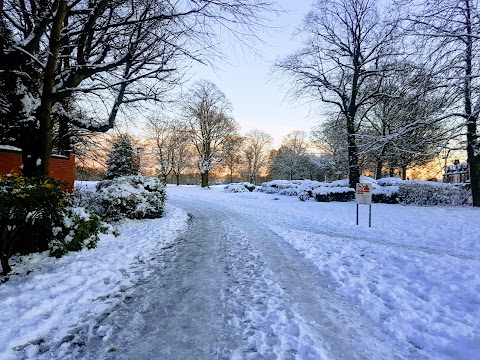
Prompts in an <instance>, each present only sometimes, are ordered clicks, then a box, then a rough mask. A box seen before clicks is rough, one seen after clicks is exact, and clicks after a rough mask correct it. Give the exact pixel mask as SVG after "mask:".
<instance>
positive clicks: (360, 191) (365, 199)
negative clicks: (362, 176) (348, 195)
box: [355, 183, 372, 227]
mask: <svg viewBox="0 0 480 360" xmlns="http://www.w3.org/2000/svg"><path fill="white" fill-rule="evenodd" d="M355 202H356V203H357V225H358V212H359V208H358V205H368V227H372V185H371V184H368V183H357V187H356V189H355Z"/></svg>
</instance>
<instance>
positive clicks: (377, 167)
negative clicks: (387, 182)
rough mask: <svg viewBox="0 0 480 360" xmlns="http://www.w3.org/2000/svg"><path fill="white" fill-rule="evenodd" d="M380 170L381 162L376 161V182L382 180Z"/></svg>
mask: <svg viewBox="0 0 480 360" xmlns="http://www.w3.org/2000/svg"><path fill="white" fill-rule="evenodd" d="M382 168H383V161H382V160H378V161H377V165H376V168H375V179H377V180H378V179H381V178H382Z"/></svg>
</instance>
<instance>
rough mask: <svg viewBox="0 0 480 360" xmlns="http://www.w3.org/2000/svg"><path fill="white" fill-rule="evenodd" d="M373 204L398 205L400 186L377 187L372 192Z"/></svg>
mask: <svg viewBox="0 0 480 360" xmlns="http://www.w3.org/2000/svg"><path fill="white" fill-rule="evenodd" d="M372 202H374V203H383V204H398V186H385V187H379V186H377V187H375V188H374V189H373V191H372Z"/></svg>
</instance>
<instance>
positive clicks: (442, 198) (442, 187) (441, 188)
mask: <svg viewBox="0 0 480 360" xmlns="http://www.w3.org/2000/svg"><path fill="white" fill-rule="evenodd" d="M470 200H471V198H470V192H469V189H468V186H467V185H460V184H458V185H457V184H455V185H453V184H444V183H436V182H427V181H411V182H408V183H402V184H400V185H399V189H398V201H399V202H400V203H401V204H414V205H419V206H433V205H467V204H468V203H469V202H470Z"/></svg>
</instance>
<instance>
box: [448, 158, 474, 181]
mask: <svg viewBox="0 0 480 360" xmlns="http://www.w3.org/2000/svg"><path fill="white" fill-rule="evenodd" d="M443 182H445V183H469V182H470V170H469V166H468V163H461V162H460V160H455V161H454V162H453V165H448V166H446V167H445V174H443Z"/></svg>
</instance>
